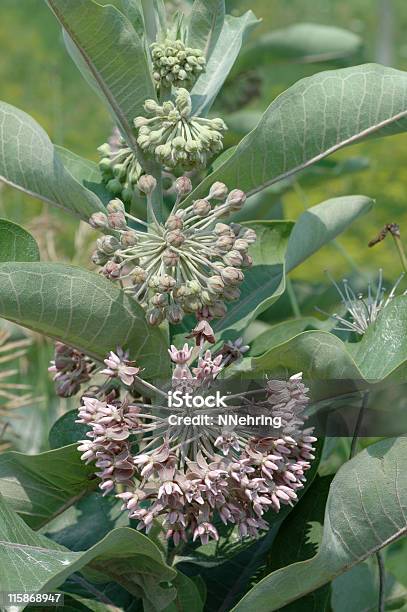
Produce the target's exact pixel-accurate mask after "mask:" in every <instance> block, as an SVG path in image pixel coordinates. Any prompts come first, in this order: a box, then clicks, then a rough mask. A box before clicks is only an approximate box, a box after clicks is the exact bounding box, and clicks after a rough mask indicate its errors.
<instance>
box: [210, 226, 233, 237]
mask: <svg viewBox="0 0 407 612" xmlns="http://www.w3.org/2000/svg"><path fill="white" fill-rule="evenodd" d="M214 232H215V234H216V235H217V236H222V235H223V234H225V235H227V236H230V227H229V225H226V223H217V224H216V225H215V229H214Z"/></svg>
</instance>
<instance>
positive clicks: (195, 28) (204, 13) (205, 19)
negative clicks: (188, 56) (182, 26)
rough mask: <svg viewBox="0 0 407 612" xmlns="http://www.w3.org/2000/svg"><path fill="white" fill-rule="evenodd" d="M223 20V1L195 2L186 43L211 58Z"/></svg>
mask: <svg viewBox="0 0 407 612" xmlns="http://www.w3.org/2000/svg"><path fill="white" fill-rule="evenodd" d="M224 20H225V0H206V1H205V0H195V2H194V4H193V6H192V11H191V15H190V18H189V27H188V37H187V42H188V45H189V46H190V47H193V48H195V49H201V50H202V51H203V52H204V53H205V56H206V57H207V58H209V57H210V56H211V53H212V51H213V48H214V46H215V45H216V43H217V41H218V39H219V36H220V34H221V31H222V27H223V23H224Z"/></svg>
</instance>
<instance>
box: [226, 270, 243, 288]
mask: <svg viewBox="0 0 407 612" xmlns="http://www.w3.org/2000/svg"><path fill="white" fill-rule="evenodd" d="M221 276H222V279H223V280H224V282H225V283H226V284H227V285H238V284H239V283H241V282H242V280H243V279H244V276H243V272H242V271H241V270H238V269H237V268H233V267H231V266H227V267H226V268H224V269H223V270H222V271H221Z"/></svg>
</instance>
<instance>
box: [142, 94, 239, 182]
mask: <svg viewBox="0 0 407 612" xmlns="http://www.w3.org/2000/svg"><path fill="white" fill-rule="evenodd" d="M144 109H145V111H146V114H147V115H148V117H137V118H136V119H135V120H134V125H135V127H136V129H137V130H138V138H137V143H138V145H139V147H140V148H141V149H142V150H143V151H144V152H145V153H147V154H149V155H151V156H153V157H154V158H155V159H156V160H157V161H158V162H159V163H161V164H163V165H164V166H166V167H168V168H175V167H176V166H179V167H180V168H183V169H185V170H191V169H194V168H204V167H206V165H207V163H208V160H209V159H210V158H212V157H213V156H214V155H215V154H216V153H219V152H220V151H221V150H222V148H223V133H224V132H225V131H226V129H227V127H226V125H225V123H224V121H223V120H222V119H205V118H204V117H195V116H193V115H192V102H191V96H190V95H189V93H188V91H187V90H186V89H183V88H180V89H178V90H177V93H176V97H175V102H171V101H168V102H164V104H163V105H162V106H160V105H159V104H158V103H157V102H155V101H154V100H147V101H146V103H145V104H144Z"/></svg>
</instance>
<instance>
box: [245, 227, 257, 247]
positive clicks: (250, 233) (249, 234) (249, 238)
mask: <svg viewBox="0 0 407 612" xmlns="http://www.w3.org/2000/svg"><path fill="white" fill-rule="evenodd" d="M243 238H244V240H246V242H248V243H249V244H253V242H256V238H257V236H256V232H255V231H254V230H253V229H251V228H247V229H246V231H245V232H244V234H243Z"/></svg>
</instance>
